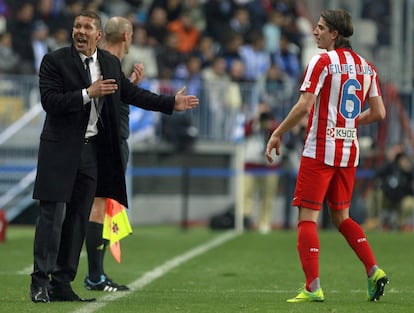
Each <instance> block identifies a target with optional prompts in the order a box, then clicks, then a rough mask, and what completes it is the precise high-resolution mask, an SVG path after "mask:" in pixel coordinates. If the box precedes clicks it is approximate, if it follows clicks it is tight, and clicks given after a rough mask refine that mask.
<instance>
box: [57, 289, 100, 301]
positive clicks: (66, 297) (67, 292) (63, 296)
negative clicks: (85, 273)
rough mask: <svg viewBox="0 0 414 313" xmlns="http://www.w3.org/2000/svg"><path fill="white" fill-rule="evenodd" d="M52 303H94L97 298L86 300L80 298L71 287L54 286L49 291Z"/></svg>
mask: <svg viewBox="0 0 414 313" xmlns="http://www.w3.org/2000/svg"><path fill="white" fill-rule="evenodd" d="M49 299H50V301H51V302H58V301H67V302H70V301H74V302H94V301H96V298H90V299H84V298H81V297H79V296H78V295H77V294H76V293H75V292H74V291H73V290H72V288H70V287H61V286H54V287H52V288H51V289H50V290H49Z"/></svg>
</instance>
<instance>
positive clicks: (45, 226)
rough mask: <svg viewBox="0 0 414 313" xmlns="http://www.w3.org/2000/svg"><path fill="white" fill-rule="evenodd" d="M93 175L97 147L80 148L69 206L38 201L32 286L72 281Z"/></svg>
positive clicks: (76, 267)
mask: <svg viewBox="0 0 414 313" xmlns="http://www.w3.org/2000/svg"><path fill="white" fill-rule="evenodd" d="M97 174H98V168H97V146H96V144H95V143H88V144H84V145H83V149H82V154H81V160H80V163H79V168H78V172H77V175H76V179H75V182H74V186H73V192H72V197H71V200H70V202H68V203H63V202H50V201H42V200H41V201H40V215H39V217H38V220H37V223H36V231H35V239H34V251H33V252H34V266H33V273H32V284H33V285H41V286H47V287H50V284H52V285H59V284H62V285H69V284H70V282H71V281H73V280H74V279H75V276H76V272H77V269H78V264H79V257H80V253H81V250H82V245H83V241H84V239H85V233H86V225H87V223H88V220H89V214H90V211H91V208H92V203H93V199H94V196H95V191H96V182H97ZM51 183H59V182H51ZM50 278H51V279H52V281H50Z"/></svg>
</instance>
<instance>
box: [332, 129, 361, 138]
mask: <svg viewBox="0 0 414 313" xmlns="http://www.w3.org/2000/svg"><path fill="white" fill-rule="evenodd" d="M326 135H327V136H329V137H333V138H335V139H351V140H355V139H356V138H357V130H356V128H345V127H329V128H327V129H326Z"/></svg>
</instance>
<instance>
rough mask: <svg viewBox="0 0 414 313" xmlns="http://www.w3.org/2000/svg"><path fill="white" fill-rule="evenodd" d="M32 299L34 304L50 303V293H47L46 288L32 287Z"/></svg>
mask: <svg viewBox="0 0 414 313" xmlns="http://www.w3.org/2000/svg"><path fill="white" fill-rule="evenodd" d="M30 298H31V299H32V302H33V303H40V302H43V303H49V302H50V298H49V293H48V291H47V288H46V287H44V286H37V285H31V286H30Z"/></svg>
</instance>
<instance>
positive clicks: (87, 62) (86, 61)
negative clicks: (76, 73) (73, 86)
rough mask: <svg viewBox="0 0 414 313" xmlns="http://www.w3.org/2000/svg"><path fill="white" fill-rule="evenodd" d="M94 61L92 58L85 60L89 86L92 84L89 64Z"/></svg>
mask: <svg viewBox="0 0 414 313" xmlns="http://www.w3.org/2000/svg"><path fill="white" fill-rule="evenodd" d="M92 60H93V58H92V57H89V58H86V59H85V68H86V73H87V74H88V79H89V84H92V78H91V69H90V68H89V62H91V61H92Z"/></svg>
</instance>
